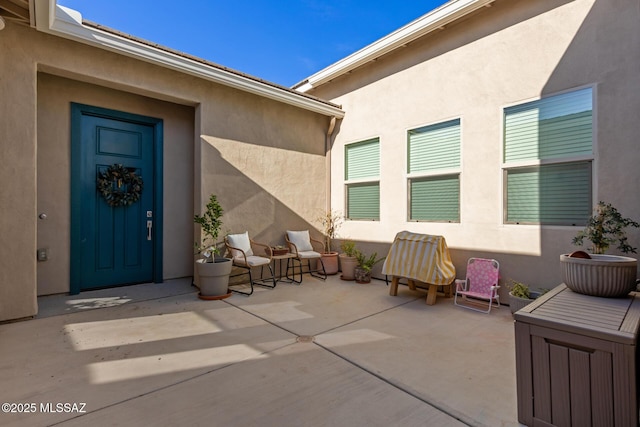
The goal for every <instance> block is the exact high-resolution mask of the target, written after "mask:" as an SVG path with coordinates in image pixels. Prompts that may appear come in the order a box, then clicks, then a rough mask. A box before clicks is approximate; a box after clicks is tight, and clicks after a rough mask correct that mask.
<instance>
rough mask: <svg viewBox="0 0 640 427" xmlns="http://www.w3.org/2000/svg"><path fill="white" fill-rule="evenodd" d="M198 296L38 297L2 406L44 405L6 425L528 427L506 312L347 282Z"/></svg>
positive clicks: (5, 373) (1, 416) (308, 281)
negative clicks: (523, 424)
mask: <svg viewBox="0 0 640 427" xmlns="http://www.w3.org/2000/svg"><path fill="white" fill-rule="evenodd" d="M196 293H197V290H196V288H194V287H192V286H190V279H179V280H172V281H167V282H165V283H163V284H147V285H138V286H130V287H123V288H114V289H109V290H102V291H94V292H86V293H83V294H81V295H76V296H62V295H60V296H51V297H41V298H40V299H39V305H40V314H39V316H38V318H37V319H35V320H30V321H25V322H17V323H10V324H3V325H0V342H2V348H3V351H2V352H1V353H0V373H1V377H2V378H3V381H2V383H3V387H2V388H3V392H2V394H3V396H2V402H3V403H4V402H9V403H16V404H31V403H33V404H35V405H32V407H31V409H34V408H35V411H32V412H35V413H22V414H12V413H0V424H2V425H10V426H19V425H24V426H27V425H28V426H36V425H38V426H39V425H53V424H55V425H57V424H60V425H64V426H75V425H78V426H79V425H105V424H109V425H230V426H250V425H264V426H271V425H273V426H300V425H304V426H338V425H339V426H344V425H349V426H365V425H366V426H371V425H380V426H382V425H385V426H387V425H402V426H414V425H415V426H425V425H428V426H454V425H465V424H468V425H484V426H497V425H503V426H508V425H518V423H517V414H516V385H515V356H514V332H513V320H512V317H511V313H510V312H509V309H508V307H502V308H501V309H499V310H495V311H492V313H491V314H490V315H485V314H481V313H477V312H472V311H470V310H464V309H461V308H458V307H455V306H454V305H453V299H452V298H444V297H438V299H437V302H436V304H435V305H433V306H427V305H426V304H425V297H426V291H424V290H420V291H419V292H413V291H410V290H409V289H408V287H406V286H401V287H400V289H399V292H398V296H396V297H391V296H389V293H388V288H387V287H386V285H385V283H384V282H383V281H379V280H373V281H372V283H371V284H368V285H363V284H356V283H355V282H345V281H341V280H340V278H339V276H330V277H329V279H328V280H327V281H326V282H323V281H321V280H318V279H314V278H310V277H309V276H308V275H305V277H304V282H303V284H302V285H300V286H298V285H292V284H288V283H279V284H278V286H277V287H276V288H275V289H273V290H267V289H263V288H260V287H258V288H257V289H256V292H255V293H254V294H253V295H252V296H251V297H245V296H241V295H236V294H234V295H233V296H232V297H230V298H228V299H226V300H222V301H201V300H199V299H198V298H197V296H196ZM58 403H69V404H74V403H76V404H78V405H77V406H76V407H74V406H73V405H69V406H67V407H66V408H65V407H64V405H62V407H61V408H58V407H57V406H56V404H58ZM48 404H51V405H48ZM80 404H86V405H84V407H82V405H80ZM3 409H4V407H3ZM58 409H61V412H55V411H56V410H58ZM65 410H66V412H65ZM74 410H75V411H74ZM81 410H82V411H85V412H81V413H78V411H81Z"/></svg>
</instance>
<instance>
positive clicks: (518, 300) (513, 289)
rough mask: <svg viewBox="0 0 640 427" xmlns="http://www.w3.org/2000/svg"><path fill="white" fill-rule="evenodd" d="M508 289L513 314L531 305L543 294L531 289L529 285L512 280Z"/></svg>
mask: <svg viewBox="0 0 640 427" xmlns="http://www.w3.org/2000/svg"><path fill="white" fill-rule="evenodd" d="M507 287H508V288H509V309H510V310H511V313H512V314H513V313H515V312H516V311H518V310H520V309H522V308H524V307H526V306H527V305H529V304H531V303H532V302H533V301H534V300H535V299H536V298H538V297H539V296H540V295H541V294H542V293H541V292H537V291H532V290H531V289H529V285H527V284H525V283H522V282H517V281H515V280H510V283H509V284H508V285H507Z"/></svg>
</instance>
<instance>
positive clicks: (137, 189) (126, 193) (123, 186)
mask: <svg viewBox="0 0 640 427" xmlns="http://www.w3.org/2000/svg"><path fill="white" fill-rule="evenodd" d="M98 191H99V192H100V194H101V195H102V197H104V200H105V201H106V202H107V204H108V205H109V206H114V207H116V206H129V205H132V204H134V203H135V202H137V201H138V200H140V195H141V193H142V177H141V176H139V175H136V173H135V172H134V171H133V170H132V169H129V168H125V167H123V166H122V165H120V164H117V163H116V164H113V165H111V166H109V168H108V169H107V171H106V172H101V173H99V174H98Z"/></svg>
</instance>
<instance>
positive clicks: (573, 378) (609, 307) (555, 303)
mask: <svg viewBox="0 0 640 427" xmlns="http://www.w3.org/2000/svg"><path fill="white" fill-rule="evenodd" d="M514 317H515V344H516V374H517V375H516V378H517V393H518V421H519V422H520V423H522V424H525V425H528V426H534V425H536V426H548V425H555V426H638V400H637V397H638V394H637V378H636V373H637V367H638V359H637V358H638V352H637V350H636V344H637V338H638V326H639V322H640V295H636V294H635V293H631V294H630V296H628V297H625V298H599V297H591V296H587V295H582V294H578V293H575V292H572V291H571V290H570V289H568V288H567V287H566V286H565V285H560V286H558V287H557V288H555V289H553V290H552V291H551V292H549V293H547V294H546V295H543V296H542V297H540V298H538V299H537V300H536V301H535V302H534V303H532V304H530V305H529V306H527V307H525V308H523V309H522V310H520V311H518V312H516V313H515V316H514Z"/></svg>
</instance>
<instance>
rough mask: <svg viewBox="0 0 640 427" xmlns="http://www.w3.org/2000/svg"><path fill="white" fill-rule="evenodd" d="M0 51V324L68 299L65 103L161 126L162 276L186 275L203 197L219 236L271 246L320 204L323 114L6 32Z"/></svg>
mask: <svg viewBox="0 0 640 427" xmlns="http://www.w3.org/2000/svg"><path fill="white" fill-rule="evenodd" d="M0 51H1V52H2V53H3V54H2V58H0V92H1V93H2V97H3V102H2V103H0V136H1V139H0V155H1V156H0V158H1V159H2V163H3V167H2V168H0V179H1V180H2V181H3V182H5V183H11V185H3V186H0V236H2V245H0V321H3V320H9V319H17V318H23V317H29V316H33V315H35V314H36V313H37V298H36V295H37V293H38V286H40V287H41V289H40V293H49V292H65V291H67V290H68V279H67V277H68V268H69V267H68V256H69V255H68V245H69V243H68V241H65V239H66V237H65V236H67V235H68V229H67V227H68V224H69V219H68V217H67V218H64V216H66V215H68V210H69V207H68V192H69V189H68V188H69V187H68V185H67V183H68V180H69V171H68V170H67V169H66V165H67V164H68V161H69V157H68V147H69V143H68V140H67V139H65V138H66V135H68V132H69V130H68V129H69V117H68V114H69V112H68V111H69V106H68V102H70V101H75V102H81V103H85V104H90V105H97V106H101V107H107V108H113V109H120V110H124V111H126V112H131V113H136V114H144V115H149V116H154V117H160V118H163V119H164V120H165V128H164V129H165V130H164V132H165V134H164V162H165V170H164V194H165V195H164V197H165V199H164V214H165V221H164V232H165V236H164V237H165V240H164V244H163V246H164V274H165V277H167V278H168V277H177V276H184V275H191V274H192V272H193V264H192V262H191V261H192V259H193V253H192V249H193V247H192V245H193V239H194V237H195V235H196V234H197V233H196V232H195V231H194V227H193V223H192V216H193V213H194V211H195V212H199V211H200V210H201V208H202V206H204V205H205V204H206V201H207V199H208V196H209V194H210V193H212V192H214V193H216V194H217V195H218V198H219V200H220V202H221V204H222V206H223V208H224V209H225V216H224V226H223V232H227V231H229V232H242V231H244V230H248V231H249V232H250V233H251V235H252V236H253V237H255V238H256V239H257V240H262V241H265V242H267V243H273V244H276V243H278V242H281V241H282V236H283V232H284V230H285V229H287V228H303V227H304V228H309V227H312V226H313V225H314V224H313V223H314V219H315V218H316V217H317V216H318V212H321V211H322V209H323V208H324V206H325V194H326V191H325V186H324V182H325V173H326V167H325V159H326V157H325V149H324V145H325V134H326V131H327V128H328V121H329V120H328V118H326V117H324V116H321V115H319V114H316V113H312V112H308V111H305V110H300V109H298V108H296V107H293V106H289V105H285V104H281V103H278V102H276V101H271V100H267V99H264V98H261V97H259V96H255V95H251V94H247V93H245V92H241V91H238V90H235V89H230V88H228V87H225V86H221V85H219V84H215V83H212V82H209V81H204V80H201V79H198V78H195V77H192V76H188V75H185V74H181V73H178V72H175V71H171V70H168V69H165V68H162V67H159V66H155V65H152V64H149V63H146V62H141V61H138V60H135V59H132V58H128V57H123V56H120V55H117V54H115V53H111V52H107V51H104V50H100V49H96V48H91V47H88V46H86V45H82V44H79V43H75V42H71V41H68V40H64V39H61V38H57V37H52V36H48V35H45V34H42V33H39V32H37V31H36V30H34V29H31V28H28V27H25V26H19V25H16V24H13V23H11V22H8V23H7V26H6V28H5V29H4V30H2V31H0ZM39 91H42V92H39ZM38 103H42V105H40V106H39V105H38ZM40 150H42V151H40ZM49 161H50V163H49ZM45 163H46V165H45ZM39 166H40V167H41V170H39V169H38V167H39ZM53 178H56V179H58V178H59V179H60V180H59V181H57V182H50V181H49V179H53ZM38 185H40V186H42V188H40V189H39V188H38ZM39 190H41V191H39ZM39 196H41V197H39ZM65 203H67V205H66V206H65ZM47 204H48V205H47ZM41 211H44V212H46V213H47V214H48V215H49V219H47V220H45V221H39V220H37V215H38V213H39V212H41ZM47 221H48V222H47ZM41 223H42V224H43V225H42V227H48V229H45V228H42V230H40V231H41V233H40V236H39V238H40V240H38V236H37V234H38V231H39V230H38V227H40V224H41ZM44 223H46V224H47V225H46V226H45V225H44ZM54 228H55V230H54ZM58 238H60V239H62V240H61V241H58ZM39 244H40V245H42V246H45V245H46V246H48V247H49V248H50V251H51V252H50V254H51V259H50V260H49V261H46V262H44V263H40V265H39V267H38V268H37V267H36V265H37V262H36V248H37V247H38V245H39Z"/></svg>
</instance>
